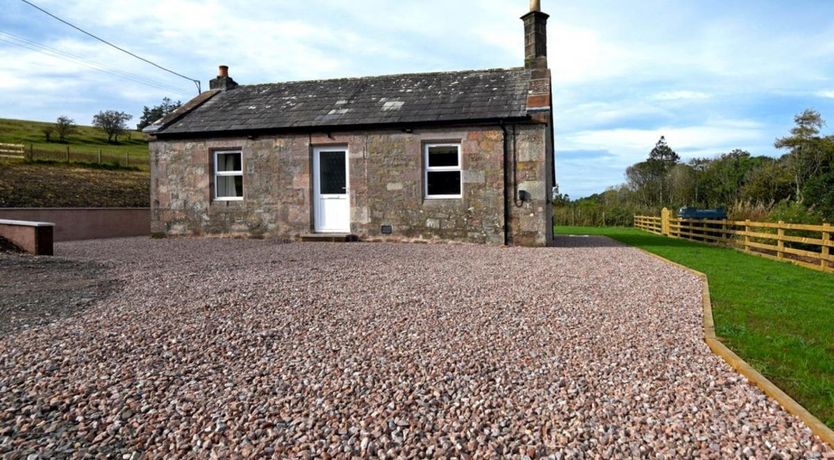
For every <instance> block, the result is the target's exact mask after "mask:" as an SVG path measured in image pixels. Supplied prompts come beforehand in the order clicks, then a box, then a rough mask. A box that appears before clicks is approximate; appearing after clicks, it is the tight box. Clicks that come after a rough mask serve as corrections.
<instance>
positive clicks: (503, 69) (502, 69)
mask: <svg viewBox="0 0 834 460" xmlns="http://www.w3.org/2000/svg"><path fill="white" fill-rule="evenodd" d="M524 70H525V68H524V67H493V68H490V69H471V70H448V71H436V72H411V73H392V74H383V75H365V76H361V77H341V78H319V79H313V80H286V81H276V82H272V83H255V84H252V85H238V87H237V88H235V89H238V88H256V87H258V86H274V85H284V84H287V83H313V82H322V83H324V82H334V81H356V80H367V79H371V78H394V77H411V76H431V75H459V74H464V73H479V72H481V73H487V72H496V73H497V72H508V71H524Z"/></svg>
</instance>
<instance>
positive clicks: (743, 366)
mask: <svg viewBox="0 0 834 460" xmlns="http://www.w3.org/2000/svg"><path fill="white" fill-rule="evenodd" d="M629 247H632V248H634V249H637V250H639V251H641V252H643V253H645V254H648V255H649V256H652V257H654V258H655V259H658V260H661V261H663V262H665V263H667V264H671V265H674V266H676V267H678V268H682V269H684V270H686V271H688V272H690V273H692V274H693V275H695V276H697V277H699V278H701V280H702V281H703V288H702V295H701V301H702V303H703V308H704V341H705V342H706V344H707V346H708V347H709V348H710V350H712V352H713V353H715V354H716V355H718V356H720V357H721V359H723V360H724V361H725V362H726V363H727V364H729V365H730V367H732V368H733V369H735V370H736V372H738V373H739V374H741V375H743V376H745V377H746V378H747V380H749V381H750V382H752V383H754V384H755V385H756V386H757V387H759V389H761V390H762V391H763V392H764V394H766V395H767V396H769V397H771V398H772V399H774V400H776V402H778V403H779V405H781V406H782V408H783V409H785V410H786V411H788V413H790V414H791V415H794V416H795V417H798V418H799V419H800V420H802V421H803V422H805V425H807V426H808V428H809V429H810V430H811V432H813V433H814V434H815V435H817V437H818V438H820V440H822V442H824V443H826V444H828V445H829V446H831V447H832V448H834V431H832V430H831V428H828V426H827V425H826V424H824V423H822V421H821V420H820V419H818V418H816V417H815V416H814V415H813V414H811V413H810V412H808V409H805V408H804V407H802V405H801V404H799V403H798V402H796V400H794V399H793V398H791V397H790V396H788V394H787V393H785V392H784V391H782V390H781V389H780V388H779V387H777V386H776V385H774V384H773V382H771V381H770V380H768V379H767V377H765V376H764V375H762V374H761V373H760V372H759V371H757V370H756V369H754V368H753V367H752V366H750V365H749V364H747V362H746V361H744V360H743V359H741V357H740V356H738V355H737V354H735V353H734V352H733V351H732V350H730V349H729V348H727V346H726V345H724V344H723V343H721V341H720V340H718V337H716V335H715V321H714V320H713V317H712V301H711V300H710V295H709V278H707V275H706V274H704V273H701V272H699V271H697V270H693V269H691V268H689V267H687V266H684V265H681V264H679V263H677V262H672V261H671V260H669V259H666V258H664V257H661V256H659V255H657V254H653V253H651V252H649V251H646V250H645V249H642V248H637V247H634V246H629Z"/></svg>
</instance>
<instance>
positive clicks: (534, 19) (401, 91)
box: [145, 0, 554, 246]
mask: <svg viewBox="0 0 834 460" xmlns="http://www.w3.org/2000/svg"><path fill="white" fill-rule="evenodd" d="M521 19H522V20H523V21H524V33H525V50H524V52H525V59H524V67H517V68H511V69H491V70H472V71H462V72H438V73H423V74H408V75H388V76H379V77H364V78H345V79H335V80H319V81H301V82H286V83H272V84H261V85H238V84H237V83H236V82H235V81H234V80H233V79H232V78H231V77H230V76H229V73H228V67H226V66H221V67H220V71H219V75H218V76H217V78H215V79H213V80H211V82H210V88H211V89H210V91H207V92H205V93H203V94H201V95H199V96H198V97H196V98H194V99H193V100H191V101H189V102H188V103H186V104H185V105H183V106H182V107H181V108H180V109H179V110H177V111H176V112H174V113H172V114H171V115H169V116H167V117H165V118H163V119H161V120H158V121H157V122H156V123H154V124H153V125H151V126H149V127H148V128H146V130H145V132H146V133H148V134H150V135H151V143H150V155H151V160H150V161H151V213H152V224H151V225H152V231H153V232H154V233H156V234H164V235H205V234H230V235H246V236H251V237H276V238H284V239H303V238H315V235H327V236H329V237H333V235H338V238H345V239H356V238H358V239H360V240H370V241H375V240H396V241H460V242H473V243H487V244H496V245H501V244H507V245H522V246H545V245H547V244H548V242H550V241H551V239H552V225H551V221H552V219H551V213H552V211H551V204H550V199H551V189H552V187H553V184H554V168H553V113H552V105H551V78H550V70H549V69H548V66H547V46H546V41H547V33H546V24H547V19H548V15H547V14H545V13H543V12H541V11H540V8H539V2H538V0H533V1H532V2H531V11H530V12H529V13H527V14H526V15H524V16H523V17H522V18H521ZM485 52H487V50H485Z"/></svg>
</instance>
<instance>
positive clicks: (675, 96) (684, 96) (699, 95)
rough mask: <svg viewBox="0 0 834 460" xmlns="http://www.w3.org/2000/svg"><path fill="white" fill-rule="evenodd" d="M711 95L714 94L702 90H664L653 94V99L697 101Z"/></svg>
mask: <svg viewBox="0 0 834 460" xmlns="http://www.w3.org/2000/svg"><path fill="white" fill-rule="evenodd" d="M711 97H712V96H711V95H710V94H707V93H703V92H700V91H687V90H679V91H662V92H659V93H657V94H655V95H654V96H652V99H654V100H656V101H696V100H704V99H709V98H711Z"/></svg>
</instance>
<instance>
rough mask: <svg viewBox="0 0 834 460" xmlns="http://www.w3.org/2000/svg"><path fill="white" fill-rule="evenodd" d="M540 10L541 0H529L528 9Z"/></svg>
mask: <svg viewBox="0 0 834 460" xmlns="http://www.w3.org/2000/svg"><path fill="white" fill-rule="evenodd" d="M541 10H542V2H541V0H530V11H541Z"/></svg>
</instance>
